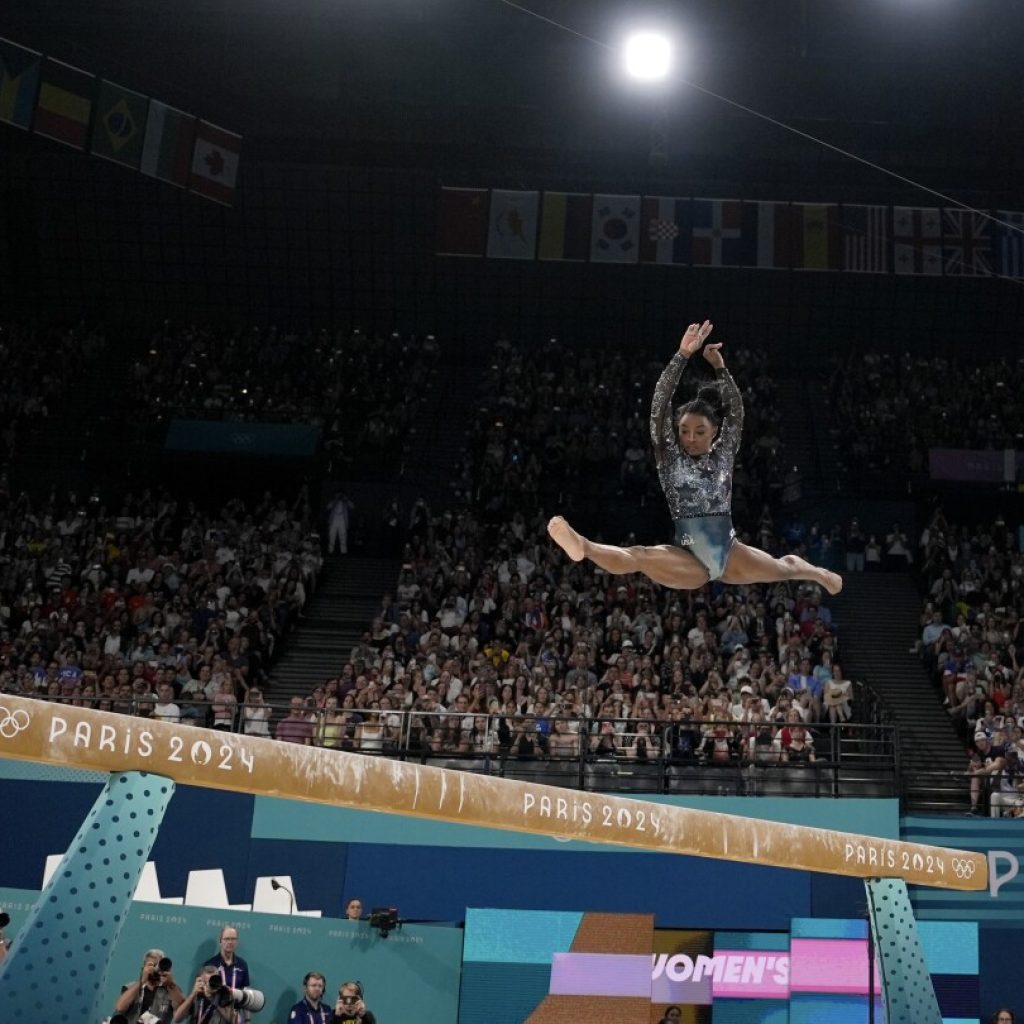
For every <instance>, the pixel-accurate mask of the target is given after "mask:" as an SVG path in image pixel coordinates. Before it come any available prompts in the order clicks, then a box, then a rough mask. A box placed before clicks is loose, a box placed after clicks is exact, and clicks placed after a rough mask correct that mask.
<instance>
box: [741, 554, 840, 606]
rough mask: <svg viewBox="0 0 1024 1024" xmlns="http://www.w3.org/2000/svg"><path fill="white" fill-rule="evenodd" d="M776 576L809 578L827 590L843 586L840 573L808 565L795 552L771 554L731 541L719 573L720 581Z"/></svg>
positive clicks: (760, 580)
mask: <svg viewBox="0 0 1024 1024" xmlns="http://www.w3.org/2000/svg"><path fill="white" fill-rule="evenodd" d="M778 580H811V581H813V582H814V583H820V584H821V585H822V586H823V587H824V588H825V589H826V590H827V591H828V592H829V593H830V594H838V593H839V591H840V590H842V589H843V578H842V576H840V575H838V574H837V573H834V572H830V571H829V570H828V569H822V568H820V567H819V566H817V565H811V563H810V562H806V561H804V559H802V558H800V557H799V556H798V555H783V556H782V558H774V557H773V556H772V555H769V554H768V552H767V551H762V550H761V549H760V548H752V547H750V545H749V544H741V543H740V542H739V541H734V542H733V545H732V548H731V549H730V550H729V558H728V561H726V563H725V571H724V572H723V573H722V582H723V583H775V582H776V581H778Z"/></svg>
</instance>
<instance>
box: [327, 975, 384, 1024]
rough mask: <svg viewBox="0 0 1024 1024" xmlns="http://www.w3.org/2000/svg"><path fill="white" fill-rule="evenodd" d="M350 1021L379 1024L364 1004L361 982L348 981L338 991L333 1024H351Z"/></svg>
mask: <svg viewBox="0 0 1024 1024" xmlns="http://www.w3.org/2000/svg"><path fill="white" fill-rule="evenodd" d="M350 1021H359V1022H361V1024H377V1018H376V1017H374V1015H373V1014H372V1013H371V1012H370V1011H369V1010H368V1009H367V1008H366V1004H365V1003H364V1002H363V984H362V982H360V981H346V982H345V984H344V985H342V986H341V988H340V989H338V1001H337V1002H336V1003H335V1004H334V1016H333V1017H332V1018H331V1024H349V1022H350Z"/></svg>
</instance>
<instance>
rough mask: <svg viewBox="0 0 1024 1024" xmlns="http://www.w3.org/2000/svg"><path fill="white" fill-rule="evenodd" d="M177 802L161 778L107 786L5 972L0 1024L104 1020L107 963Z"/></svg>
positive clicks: (0, 974) (112, 781)
mask: <svg viewBox="0 0 1024 1024" xmlns="http://www.w3.org/2000/svg"><path fill="white" fill-rule="evenodd" d="M173 793H174V783H173V782H171V781H170V779H163V778H160V777H159V776H157V775H147V774H145V773H143V772H120V773H118V774H116V775H111V776H110V778H109V779H108V780H107V784H106V786H105V787H104V788H103V792H102V793H100V796H99V798H98V799H97V801H96V803H95V804H94V805H93V808H92V810H91V811H90V812H89V815H88V817H86V819H85V821H84V822H83V823H82V827H81V828H80V829H79V830H78V834H77V835H76V836H75V838H74V840H73V841H72V843H71V845H70V846H69V847H68V850H67V853H65V854H64V856H63V858H62V859H61V862H60V864H59V865H58V867H57V870H56V871H55V872H54V873H53V876H52V877H51V878H50V880H49V882H47V884H46V885H45V887H44V888H43V891H42V892H41V893H40V895H39V900H38V902H37V903H36V905H35V907H33V909H32V911H31V912H30V913H29V915H28V918H27V919H26V921H25V924H24V925H23V927H22V928H21V931H20V932H19V933H18V934H17V936H16V937H15V939H14V943H13V945H12V946H11V950H10V952H9V953H8V955H7V959H6V960H5V961H4V962H3V964H0V1021H11V1022H14V1021H36V1020H39V1021H42V1020H45V1021H48V1022H51V1024H57V1022H60V1024H82V1022H83V1021H97V1020H101V1019H102V1018H104V1017H106V1016H107V1014H108V1013H109V1012H110V1010H111V1007H109V1006H98V1005H97V1002H98V1000H99V998H100V993H101V992H102V991H103V990H104V984H105V982H106V977H107V968H108V964H109V960H110V956H111V954H112V953H113V950H114V947H115V946H116V944H117V938H118V935H119V934H120V932H121V928H122V926H123V924H124V921H125V916H126V912H127V910H128V905H129V904H130V903H131V900H132V894H133V893H134V892H135V887H136V885H138V882H139V877H140V876H141V874H142V869H143V868H144V867H145V866H146V860H147V859H148V858H149V853H150V850H151V849H152V848H153V843H154V842H155V840H156V835H157V831H158V829H159V828H160V823H161V821H163V817H164V812H165V811H166V810H167V805H168V803H169V802H170V799H171V796H172V795H173Z"/></svg>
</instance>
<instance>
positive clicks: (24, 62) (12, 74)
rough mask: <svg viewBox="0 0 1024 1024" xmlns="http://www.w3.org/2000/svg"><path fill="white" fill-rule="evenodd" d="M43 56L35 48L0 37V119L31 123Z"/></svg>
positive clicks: (24, 123) (21, 125)
mask: <svg viewBox="0 0 1024 1024" xmlns="http://www.w3.org/2000/svg"><path fill="white" fill-rule="evenodd" d="M42 59H43V55H42V54H41V53H36V51H35V50H29V49H26V48H25V47H24V46H18V44H17V43H12V42H9V41H8V40H6V39H0V121H6V122H7V123H8V124H13V125H15V126H16V127H18V128H29V127H31V125H32V109H33V108H34V107H35V105H36V93H37V92H38V91H39V66H40V64H41V62H42Z"/></svg>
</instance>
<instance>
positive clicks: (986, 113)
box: [0, 0, 1024, 193]
mask: <svg viewBox="0 0 1024 1024" xmlns="http://www.w3.org/2000/svg"><path fill="white" fill-rule="evenodd" d="M516 2H517V3H518V2H519V0H516ZM522 6H525V7H527V8H530V9H531V10H533V11H534V12H535V13H536V14H539V15H542V16H544V17H547V18H550V19H553V20H554V21H557V22H560V23H563V24H565V25H567V26H569V27H571V28H572V29H574V30H576V31H577V32H580V33H582V34H584V35H588V36H592V37H594V38H596V39H599V40H607V41H609V42H614V41H616V40H617V39H619V38H620V37H621V34H622V33H623V32H624V31H625V30H626V29H627V28H629V27H632V26H634V25H636V24H638V23H640V22H644V21H647V20H654V21H660V22H664V23H666V24H669V25H671V26H673V27H675V28H676V29H677V30H678V31H679V32H680V33H681V35H682V36H683V37H684V39H685V43H684V48H685V51H686V53H687V73H688V74H689V75H690V77H692V79H693V80H694V81H696V82H698V83H699V84H700V85H702V86H704V87H705V88H707V89H710V90H712V91H714V92H718V93H721V94H722V95H724V96H727V97H729V98H731V99H733V100H735V101H737V102H739V103H742V104H745V105H748V106H750V107H754V108H756V109H758V110H761V111H764V112H765V113H768V114H770V115H772V116H773V117H776V118H778V119H780V120H783V121H786V122H788V123H790V124H793V125H794V126H796V127H798V128H800V129H801V130H803V131H805V132H809V133H811V134H813V135H816V136H820V137H822V138H824V139H826V140H828V141H830V142H832V143H835V144H837V145H840V146H844V147H849V148H852V149H856V150H857V151H858V152H861V153H863V154H864V155H865V156H867V157H869V158H871V159H877V160H879V161H880V162H884V163H886V164H887V165H892V166H896V167H901V168H904V169H906V170H908V171H910V170H914V171H922V170H926V171H928V172H929V173H931V174H932V175H933V176H935V175H937V179H936V183H937V184H939V185H944V186H951V185H952V186H960V187H964V188H973V189H993V190H1000V191H1003V192H1006V193H1012V192H1013V191H1014V190H1015V189H1019V184H1018V182H1019V181H1020V179H1021V175H1020V173H1019V169H1020V163H1021V160H1022V157H1021V144H1022V143H1024V128H1022V125H1024V62H1022V61H1021V60H1020V56H1019V54H1020V52H1021V44H1022V43H1024V2H1022V0H661V2H643V0H641V2H637V0H524V2H523V3H522ZM0 35H6V36H8V37H10V38H12V39H15V40H17V41H19V42H23V43H26V44H28V45H32V46H35V47H36V48H38V49H41V50H43V51H44V52H47V53H52V54H53V55H55V56H59V57H61V58H62V59H65V60H68V61H69V62H72V63H76V64H79V65H81V66H83V67H86V68H88V69H89V70H92V71H95V72H97V73H99V74H103V75H106V76H107V77H110V78H114V79H116V80H118V81H120V82H122V83H123V84H126V85H130V86H132V87H134V88H137V89H139V90H140V91H143V92H147V93H149V94H151V95H154V96H157V97H159V98H161V99H163V100H165V101H167V102H171V103H174V104H176V105H179V106H182V107H183V108H184V109H187V110H192V111H196V112H198V113H201V114H202V115H203V116H206V117H208V118H209V119H211V120H214V121H218V122H220V123H223V124H225V125H226V126H230V127H233V128H236V129H237V130H239V131H241V132H242V133H244V134H245V135H246V136H247V137H248V138H249V140H250V142H251V144H252V145H254V146H256V147H258V148H259V147H262V148H263V152H265V153H266V154H267V155H270V154H271V153H272V154H273V155H274V156H276V157H278V158H282V157H288V156H291V157H293V158H294V159H296V160H303V159H319V158H323V157H326V158H328V159H343V160H344V159H350V160H363V161H366V160H370V159H380V160H385V161H387V162H393V163H419V164H421V165H427V166H432V165H435V164H436V165H438V166H442V165H443V166H448V167H450V166H452V165H458V166H464V167H473V166H488V167H492V166H503V167H505V168H506V170H507V171H508V175H509V177H510V178H512V179H515V178H516V177H517V176H518V177H522V178H524V179H526V178H528V177H529V176H530V174H531V173H533V171H534V170H535V168H537V167H538V166H547V167H554V168H555V169H556V170H558V171H560V172H561V173H562V174H563V175H570V174H572V173H578V172H579V171H580V170H581V169H584V168H588V167H590V168H593V167H594V166H602V167H607V168H608V169H609V173H611V174H615V173H634V174H640V173H644V172H645V171H649V170H650V169H651V166H652V163H651V160H650V155H651V140H652V127H653V128H654V129H655V131H656V132H658V133H661V135H662V136H663V138H664V142H665V148H666V153H667V159H668V162H669V164H670V166H671V165H673V164H674V165H675V166H676V167H677V168H681V169H686V168H687V166H688V165H689V164H691V163H692V162H694V161H696V162H698V163H699V164H700V167H701V171H702V173H704V174H705V175H706V176H711V177H714V176H717V177H721V178H723V179H727V180H728V179H732V180H742V179H743V178H745V177H748V176H749V175H750V174H751V173H755V174H756V176H759V177H762V178H764V177H767V178H771V177H772V176H773V175H772V171H771V168H772V167H775V168H782V169H783V174H784V175H789V176H790V177H793V176H794V175H795V176H796V177H797V178H801V177H806V179H807V180H808V181H812V180H814V178H815V176H816V175H818V174H820V173H821V171H822V168H823V167H825V168H827V169H828V172H829V174H831V175H833V176H834V175H838V176H840V177H842V176H843V175H848V176H849V177H850V178H851V179H856V180H858V181H860V182H862V183H863V182H868V183H869V184H870V181H871V177H870V173H868V174H865V173H864V172H863V169H861V168H853V167H845V165H844V164H843V161H841V160H837V159H834V158H833V157H832V156H829V155H828V154H827V153H826V152H824V151H819V150H817V149H816V148H815V147H814V146H813V145H811V144H810V143H807V142H806V141H804V140H801V139H798V138H796V137H795V136H792V135H788V134H787V133H785V132H783V131H782V130H780V129H778V128H776V127H773V126H771V125H769V124H767V123H765V122H762V121H758V120H757V119H755V118H752V117H750V116H749V115H747V114H743V113H740V112H739V111H737V110H736V109H735V108H732V107H729V106H728V105H726V104H724V103H722V102H721V101H719V100H715V99H713V98H711V97H708V96H706V95H702V94H700V93H698V92H695V91H693V90H691V89H688V88H686V86H684V85H677V86H675V87H674V88H673V89H671V90H669V91H667V92H665V93H664V94H662V95H651V94H647V93H645V92H643V91H642V90H638V89H636V88H625V87H624V86H623V84H622V82H621V81H620V80H618V78H617V77H616V76H615V75H614V74H613V73H612V71H611V68H610V67H609V65H610V57H609V54H608V52H607V51H606V50H604V49H603V48H602V47H600V46H597V45H595V44H594V43H592V42H588V41H586V40H584V39H581V38H579V37H578V36H576V35H573V34H572V33H570V32H568V31H564V30H562V29H559V28H556V27H554V26H552V25H551V24H548V23H546V22H545V21H542V20H540V18H538V17H533V16H531V15H530V14H527V13H524V12H523V11H521V10H517V9H515V8H514V7H512V6H510V5H509V4H507V3H505V2H503V0H287V2H286V3H285V2H281V0H273V2H271V0H178V2H175V3H171V2H169V0H160V2H155V0H130V2H126V0H100V2H93V3H89V4H83V3H80V2H77V0H12V2H10V3H9V4H8V5H6V10H5V12H4V15H3V16H2V17H0ZM887 187H888V186H887Z"/></svg>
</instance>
